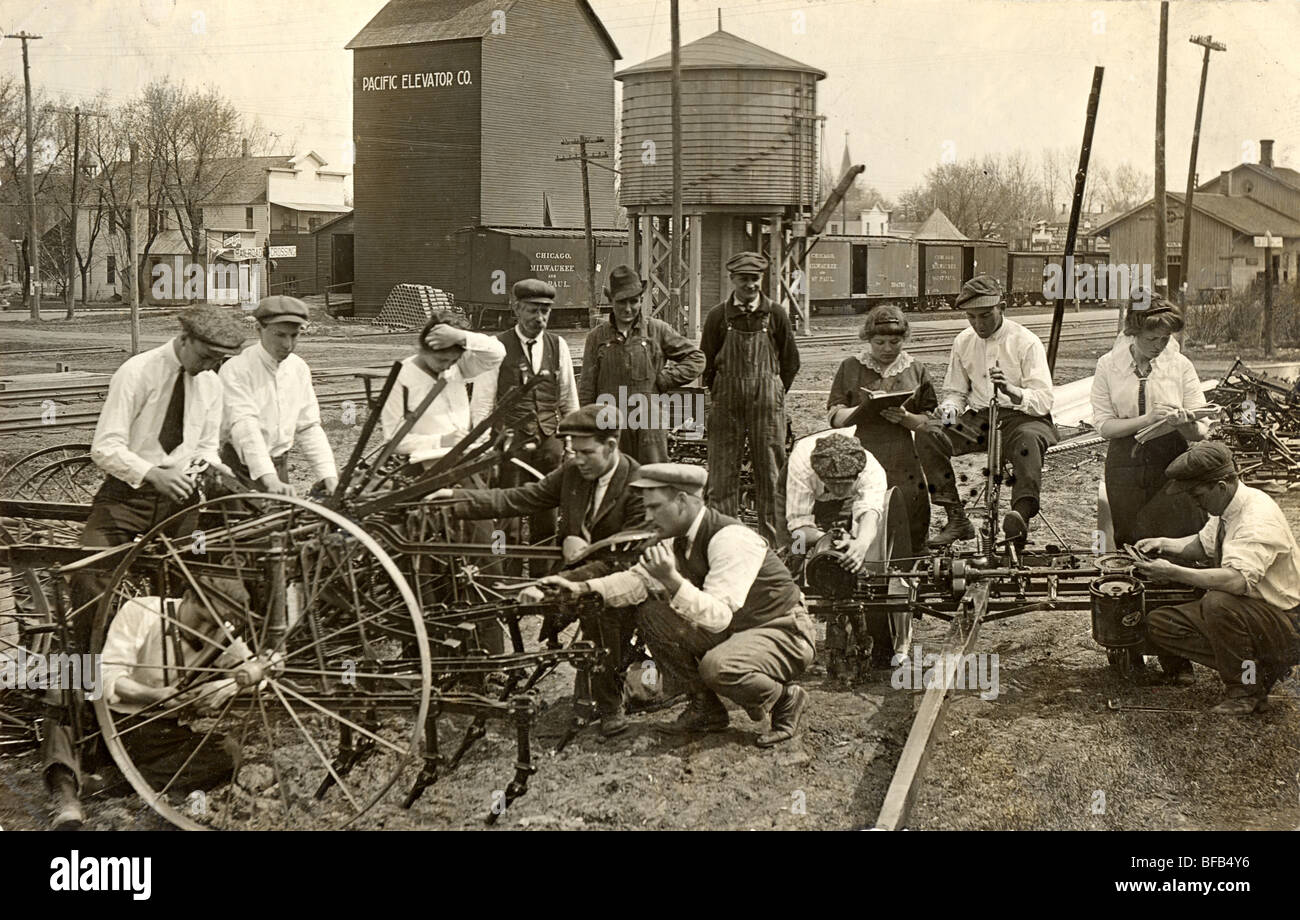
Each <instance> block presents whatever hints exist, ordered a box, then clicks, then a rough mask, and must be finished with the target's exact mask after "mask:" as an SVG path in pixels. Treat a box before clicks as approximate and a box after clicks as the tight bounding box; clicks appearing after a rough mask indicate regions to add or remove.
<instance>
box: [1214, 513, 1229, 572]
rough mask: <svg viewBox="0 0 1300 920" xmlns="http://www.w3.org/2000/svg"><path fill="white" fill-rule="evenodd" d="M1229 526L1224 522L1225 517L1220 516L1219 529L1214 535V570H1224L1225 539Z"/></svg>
mask: <svg viewBox="0 0 1300 920" xmlns="http://www.w3.org/2000/svg"><path fill="white" fill-rule="evenodd" d="M1227 533H1228V525H1227V524H1225V523H1224V522H1223V515H1219V529H1218V532H1217V533H1216V534H1215V535H1214V568H1216V569H1221V568H1223V538H1224V537H1225V536H1227Z"/></svg>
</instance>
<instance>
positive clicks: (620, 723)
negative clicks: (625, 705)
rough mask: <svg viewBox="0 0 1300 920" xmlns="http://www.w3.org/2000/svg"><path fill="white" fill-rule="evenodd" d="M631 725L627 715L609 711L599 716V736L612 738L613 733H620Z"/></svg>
mask: <svg viewBox="0 0 1300 920" xmlns="http://www.w3.org/2000/svg"><path fill="white" fill-rule="evenodd" d="M631 726H632V723H631V722H630V721H629V720H628V717H627V716H625V715H624V714H623V713H621V712H611V713H610V714H609V715H604V716H601V717H600V736H601V737H602V738H612V737H614V736H615V735H621V734H622V733H623V732H625V731H627V730H628V729H629V728H630V727H631Z"/></svg>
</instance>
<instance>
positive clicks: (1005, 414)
mask: <svg viewBox="0 0 1300 920" xmlns="http://www.w3.org/2000/svg"><path fill="white" fill-rule="evenodd" d="M954 427H956V428H958V429H960V432H965V433H966V434H968V435H970V437H969V438H968V437H964V436H963V435H962V434H961V433H959V432H958V431H950V430H948V428H947V426H945V425H944V424H943V423H942V422H940V421H938V420H936V419H931V420H929V421H928V422H927V423H926V426H925V427H924V428H922V429H921V430H920V431H918V432H916V440H915V443H916V454H917V456H918V457H920V458H921V468H922V469H924V470H925V480H926V482H927V483H928V484H929V487H930V498H931V500H932V501H933V502H934V503H935V504H937V505H957V504H960V503H961V501H962V499H961V496H960V495H959V494H958V490H957V477H956V475H955V474H954V473H953V469H952V458H953V457H960V456H961V455H963V454H973V453H977V452H978V453H983V452H986V451H987V450H988V449H989V443H988V430H989V412H988V410H987V409H981V410H978V411H977V410H974V409H967V410H966V411H965V412H964V413H962V416H961V418H960V419H958V421H957V424H956V426H954ZM998 429H999V430H1000V431H1001V432H1002V456H1003V458H1004V459H1006V460H1009V461H1010V462H1011V470H1012V475H1013V480H1012V483H1011V503H1012V505H1013V506H1015V505H1016V503H1017V502H1019V501H1020V500H1021V499H1026V500H1028V503H1029V506H1030V508H1029V513H1030V515H1034V514H1037V513H1038V494H1039V490H1040V488H1041V487H1042V482H1043V454H1044V453H1045V452H1046V451H1047V448H1049V447H1051V446H1052V445H1053V444H1055V443H1056V442H1057V441H1059V440H1060V439H1061V436H1060V434H1059V433H1058V432H1057V430H1056V426H1055V425H1054V424H1052V419H1051V417H1050V416H1048V417H1047V418H1042V417H1039V416H1036V415H1026V414H1025V413H1023V412H1016V411H1014V410H1011V409H1002V408H999V409H998ZM991 472H992V473H993V475H997V474H998V473H999V472H1000V471H998V470H992V471H991Z"/></svg>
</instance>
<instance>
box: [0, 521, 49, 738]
mask: <svg viewBox="0 0 1300 920" xmlns="http://www.w3.org/2000/svg"><path fill="white" fill-rule="evenodd" d="M18 542H19V540H18V539H17V538H16V537H15V536H14V534H13V533H11V532H10V530H9V528H8V527H7V526H5V524H0V543H3V544H5V545H9V546H12V545H13V544H15V543H18ZM48 580H49V576H48V575H45V574H44V573H42V572H41V571H40V570H38V569H35V568H32V567H30V566H27V565H19V564H13V563H11V564H10V565H9V566H4V567H0V666H3V665H4V664H5V659H10V660H13V661H18V660H19V659H20V658H22V657H24V656H26V657H28V658H30V657H31V656H33V655H48V654H49V652H50V647H51V641H50V640H51V634H52V631H53V627H52V623H53V617H52V615H51V613H50V608H49V604H48V602H47V601H46V595H45V591H46V588H47V583H48ZM40 709H41V700H40V696H39V695H38V694H35V693H32V692H30V691H28V690H26V689H21V688H18V687H0V755H3V754H10V753H14V752H16V751H19V750H24V749H26V748H28V747H31V746H32V745H34V744H35V743H36V733H35V730H34V725H35V720H36V718H37V717H38V714H39V712H40Z"/></svg>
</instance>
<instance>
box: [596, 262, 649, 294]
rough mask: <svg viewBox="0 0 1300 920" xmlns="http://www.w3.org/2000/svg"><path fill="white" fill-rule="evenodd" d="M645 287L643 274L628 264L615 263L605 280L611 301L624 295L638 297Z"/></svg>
mask: <svg viewBox="0 0 1300 920" xmlns="http://www.w3.org/2000/svg"><path fill="white" fill-rule="evenodd" d="M644 289H645V284H644V283H643V282H642V281H641V276H640V275H638V274H637V273H636V272H635V271H633V270H632V268H631V267H630V266H627V265H615V266H614V267H613V268H612V269H610V271H609V278H608V279H607V280H606V282H605V293H606V294H607V295H608V296H609V299H610V300H611V301H614V300H618V299H620V298H623V297H638V296H640V294H641V292H642V291H643V290H644Z"/></svg>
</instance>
